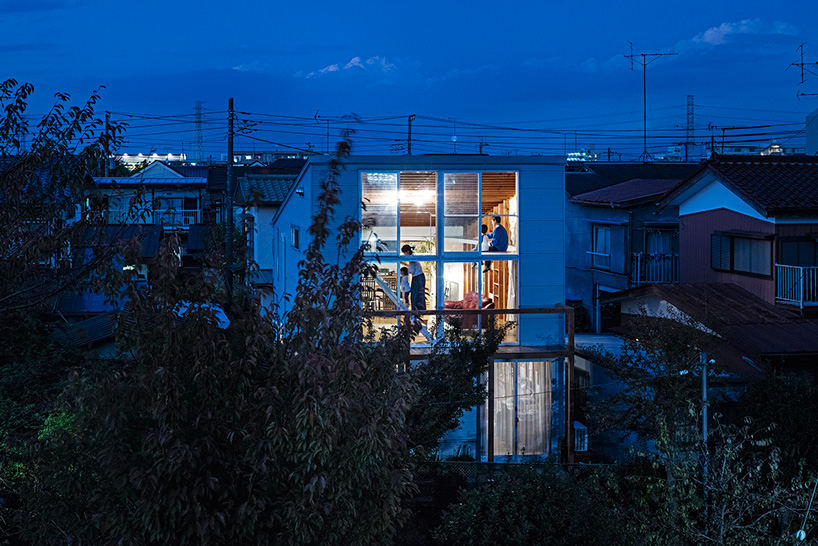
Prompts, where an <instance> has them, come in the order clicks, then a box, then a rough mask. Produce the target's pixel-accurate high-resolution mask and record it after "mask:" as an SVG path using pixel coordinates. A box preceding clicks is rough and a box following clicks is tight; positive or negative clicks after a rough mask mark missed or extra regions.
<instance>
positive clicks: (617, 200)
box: [571, 178, 679, 207]
mask: <svg viewBox="0 0 818 546" xmlns="http://www.w3.org/2000/svg"><path fill="white" fill-rule="evenodd" d="M678 184H679V180H650V179H644V178H634V179H633V180H627V181H625V182H620V183H619V184H615V185H613V186H608V187H606V188H601V189H598V190H593V191H589V192H586V193H581V194H579V195H575V196H574V197H573V198H572V199H571V201H573V202H574V203H578V204H582V205H590V206H606V207H629V206H634V205H639V204H642V203H645V202H650V201H653V200H658V199H659V198H660V197H661V196H663V195H664V194H665V193H667V192H668V191H669V190H671V189H673V188H674V187H676V185H678Z"/></svg>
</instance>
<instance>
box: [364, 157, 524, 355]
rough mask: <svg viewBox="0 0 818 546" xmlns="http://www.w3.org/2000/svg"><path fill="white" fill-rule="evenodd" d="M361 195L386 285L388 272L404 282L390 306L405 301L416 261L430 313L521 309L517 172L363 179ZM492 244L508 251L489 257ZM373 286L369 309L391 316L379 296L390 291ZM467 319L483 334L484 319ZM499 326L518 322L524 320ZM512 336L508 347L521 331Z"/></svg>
mask: <svg viewBox="0 0 818 546" xmlns="http://www.w3.org/2000/svg"><path fill="white" fill-rule="evenodd" d="M361 196H362V201H363V205H364V207H365V208H364V210H363V211H362V213H361V220H362V222H363V224H364V229H363V230H362V241H363V242H364V243H368V244H369V251H370V252H371V253H372V254H376V255H377V257H378V260H380V266H379V268H378V269H379V273H378V278H380V277H383V276H384V275H386V274H387V273H388V274H390V275H392V274H394V276H395V278H396V282H395V284H396V289H394V290H393V291H394V297H392V298H387V299H396V298H400V290H399V287H398V281H399V280H400V268H401V266H409V265H410V264H409V262H410V261H414V262H417V263H418V264H420V266H421V268H422V270H423V273H424V276H425V281H426V287H425V293H426V309H427V310H433V309H445V308H452V306H457V305H465V306H467V307H463V308H473V309H475V310H479V309H483V308H486V309H490V308H495V309H497V308H515V307H517V306H518V301H517V252H518V245H519V242H518V234H517V231H518V230H517V225H518V212H517V211H518V203H517V173H515V172H505V173H474V172H431V171H402V172H362V173H361ZM438 201H439V202H440V209H439V210H438ZM441 216H442V217H441ZM495 219H496V220H495ZM481 224H485V231H486V233H485V235H483V234H481ZM490 236H491V237H490ZM492 241H493V242H494V243H496V246H498V247H502V248H496V247H495V248H492V249H491V251H489V246H494V245H492V244H490V243H491V242H492ZM405 245H409V246H411V247H412V249H413V255H412V258H411V260H410V259H409V257H408V256H406V255H404V254H403V253H402V252H401V249H402V247H404V246H405ZM463 253H469V254H472V256H470V259H469V260H466V261H464V260H463V259H462V257H458V256H462V255H463ZM481 254H482V255H481ZM387 269H388V270H389V271H387ZM410 269H415V268H410ZM392 270H394V272H393V271H392ZM409 277H410V279H409V282H410V283H411V282H412V280H411V277H412V275H409ZM380 280H382V281H385V279H380ZM367 282H369V283H370V284H372V283H374V285H373V286H372V287H368V290H369V295H368V296H366V295H365V296H364V299H365V300H366V302H368V303H367V305H369V307H370V308H371V309H373V310H390V309H388V307H389V305H388V304H387V305H384V304H382V303H379V302H382V301H383V295H384V294H380V293H378V292H377V291H378V288H380V289H381V290H383V286H380V283H378V282H377V281H376V280H375V279H373V280H371V281H367ZM375 285H377V286H375ZM398 308H399V307H398ZM487 316H488V315H486V317H487ZM463 318H464V319H466V320H464V322H465V323H466V324H464V329H472V328H482V327H483V323H484V322H486V321H484V317H483V315H480V316H479V317H478V315H477V314H474V315H472V316H471V317H465V316H464V317H463ZM498 320H499V321H500V324H502V323H503V322H509V321H511V322H516V315H503V316H501V317H499V318H498ZM426 322H427V324H428V325H429V327H430V333H431V334H432V335H433V336H436V335H439V334H440V332H442V329H440V330H435V329H434V328H431V325H432V323H433V322H434V319H433V317H431V316H429V317H427V321H426ZM472 322H475V323H474V324H472ZM449 323H451V321H449ZM508 332H509V333H508V336H507V339H506V341H507V342H513V341H515V340H516V339H517V333H516V330H514V329H513V328H512V329H510V330H509V331H508Z"/></svg>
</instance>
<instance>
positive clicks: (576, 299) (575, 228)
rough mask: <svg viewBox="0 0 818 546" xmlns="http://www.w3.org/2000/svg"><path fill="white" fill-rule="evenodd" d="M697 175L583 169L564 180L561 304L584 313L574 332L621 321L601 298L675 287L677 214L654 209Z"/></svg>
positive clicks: (684, 168) (677, 169)
mask: <svg viewBox="0 0 818 546" xmlns="http://www.w3.org/2000/svg"><path fill="white" fill-rule="evenodd" d="M696 168H697V165H693V164H665V163H662V164H588V165H587V166H586V168H585V169H583V170H581V171H577V170H576V168H575V167H574V166H572V170H571V172H568V173H566V180H565V185H566V196H567V203H566V209H565V210H566V212H565V223H566V228H565V257H566V259H565V265H566V286H567V294H566V301H567V302H568V303H569V304H570V305H572V306H574V307H576V308H578V309H582V310H584V313H583V312H582V311H580V312H578V317H580V318H578V328H580V329H582V330H590V331H597V332H598V331H605V330H606V329H607V328H609V327H610V326H611V325H612V324H614V323H616V322H618V318H617V316H616V314H615V312H611V310H610V308H605V307H603V306H601V305H600V300H601V298H604V296H605V295H606V294H611V293H614V292H617V291H619V290H625V289H627V288H629V287H631V286H637V285H640V284H646V283H672V282H678V281H679V276H678V275H679V273H678V271H679V257H678V240H679V239H678V215H677V209H676V208H674V207H664V208H661V209H660V208H659V207H657V206H656V203H657V202H658V201H659V200H660V199H661V198H662V196H663V195H664V194H665V193H667V192H668V191H669V190H671V189H672V188H674V187H675V186H676V185H678V184H679V183H680V182H681V181H682V179H683V178H684V177H685V176H687V175H688V174H690V173H692V172H693V171H694V170H695V169H696ZM581 317H586V318H585V319H584V320H583V319H582V318H581Z"/></svg>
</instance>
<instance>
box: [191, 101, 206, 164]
mask: <svg viewBox="0 0 818 546" xmlns="http://www.w3.org/2000/svg"><path fill="white" fill-rule="evenodd" d="M193 104H194V106H193V127H194V133H193V154H192V155H193V161H195V162H196V163H200V162H201V161H202V159H204V153H203V152H202V104H204V103H203V102H202V101H200V100H197V101H196V102H194V103H193Z"/></svg>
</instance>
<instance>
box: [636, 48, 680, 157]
mask: <svg viewBox="0 0 818 546" xmlns="http://www.w3.org/2000/svg"><path fill="white" fill-rule="evenodd" d="M628 43H629V44H630V45H631V54H630V55H624V57H625V58H628V59H630V60H631V70H633V63H634V61H635V62H636V64H638V65H640V66H641V67H642V140H643V146H644V147H643V149H642V154H641V155H640V156H639V159H641V160H642V161H643V162H644V163H649V162H650V161H652V160H653V158H652V157H651V155H650V154H649V153H648V79H647V78H648V76H647V72H648V71H647V67H648V65H649V64H650V63H652V62H653V61H655V60H657V59H658V58H659V57H664V56H665V55H678V53H637V54H636V55H634V54H633V42H630V41H629V42H628ZM637 57H641V59H642V60H641V61H639V60H636V58H637Z"/></svg>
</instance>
